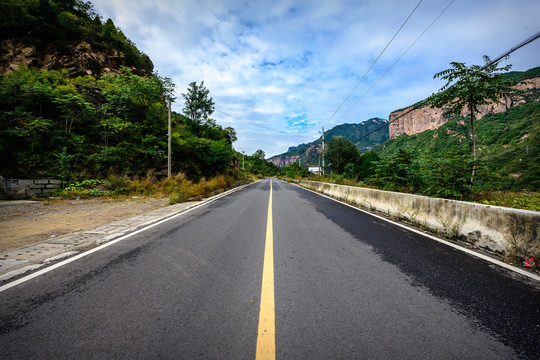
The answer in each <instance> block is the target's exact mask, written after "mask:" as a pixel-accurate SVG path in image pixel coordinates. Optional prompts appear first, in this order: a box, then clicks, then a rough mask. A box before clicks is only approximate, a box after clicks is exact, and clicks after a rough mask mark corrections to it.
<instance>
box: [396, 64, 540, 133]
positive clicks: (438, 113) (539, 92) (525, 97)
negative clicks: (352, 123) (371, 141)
mask: <svg viewBox="0 0 540 360" xmlns="http://www.w3.org/2000/svg"><path fill="white" fill-rule="evenodd" d="M505 75H506V77H507V78H509V79H512V80H515V81H516V83H518V84H517V85H516V86H515V87H514V89H516V90H518V91H520V92H519V93H517V94H510V95H509V96H505V97H504V98H503V99H502V102H501V103H499V104H493V103H492V104H487V105H482V106H480V107H479V111H480V113H479V114H477V116H476V117H477V119H480V118H482V117H483V116H485V115H487V114H498V113H503V112H506V111H507V110H508V109H510V108H512V107H515V106H519V105H522V104H524V103H526V102H529V101H540V67H537V68H534V69H530V70H527V71H524V72H520V71H513V72H510V73H507V74H505ZM414 106H415V105H411V106H409V107H406V108H405V109H400V110H396V111H393V112H392V113H390V115H389V116H388V120H389V122H390V126H389V136H390V139H394V138H396V137H398V136H400V135H401V134H408V135H414V134H419V133H421V132H424V131H426V130H434V129H437V128H439V127H440V126H442V125H443V124H444V123H446V122H447V121H448V120H449V119H450V117H446V116H444V115H443V113H444V109H443V108H432V107H430V106H429V105H424V106H421V107H419V108H417V109H414V110H412V111H411V109H412V108H413V107H414ZM467 113H468V110H466V109H464V110H463V113H462V115H463V116H465V115H466V114H467Z"/></svg>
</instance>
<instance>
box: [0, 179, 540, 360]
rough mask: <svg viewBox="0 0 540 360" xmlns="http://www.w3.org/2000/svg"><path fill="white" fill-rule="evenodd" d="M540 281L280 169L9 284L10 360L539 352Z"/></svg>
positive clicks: (6, 338)
mask: <svg viewBox="0 0 540 360" xmlns="http://www.w3.org/2000/svg"><path fill="white" fill-rule="evenodd" d="M270 199H271V202H270ZM537 285H538V284H534V283H531V280H529V281H527V280H524V279H522V278H518V277H517V275H513V274H512V273H511V272H510V271H508V270H504V269H502V268H499V267H497V266H495V265H493V264H491V263H488V262H485V261H483V260H480V259H477V258H475V257H472V256H471V255H468V254H465V253H463V252H460V251H459V250H456V249H453V248H451V247H448V246H446V245H444V244H440V243H437V242H435V241H433V240H431V239H429V238H426V237H424V236H422V235H420V234H417V233H414V232H410V231H407V230H406V229H403V228H402V227H398V226H396V225H393V224H391V223H389V222H386V221H384V220H381V219H378V218H376V217H373V216H371V215H369V214H366V213H363V212H360V211H358V210H355V209H352V208H350V207H348V206H345V205H343V204H340V203H337V202H335V201H333V200H330V199H327V198H324V197H321V196H319V195H317V194H314V193H312V192H309V191H307V190H304V189H301V188H299V187H297V186H295V185H292V184H288V183H285V182H282V181H279V180H276V179H272V180H270V179H266V180H263V181H260V182H258V183H255V184H253V185H250V186H247V187H245V188H243V189H241V190H239V191H236V192H234V193H232V194H230V195H228V196H225V197H223V198H221V199H219V200H216V201H214V202H211V203H209V204H207V205H205V206H202V207H200V208H197V209H195V210H193V211H191V212H189V213H185V214H183V215H181V216H179V217H176V218H175V219H173V220H170V221H167V222H164V223H163V224H161V225H159V226H155V227H152V228H150V229H148V230H146V231H143V232H140V233H138V234H136V235H134V236H132V237H130V238H128V239H126V240H123V241H121V242H118V243H116V244H113V245H111V246H109V247H107V248H104V249H102V250H99V251H97V252H94V253H92V254H90V255H88V256H86V257H84V258H81V259H79V260H77V261H73V262H71V263H69V264H66V265H64V266H62V267H60V268H57V269H55V270H52V271H50V272H48V273H46V274H44V275H41V276H39V277H36V278H34V279H31V280H29V281H26V282H24V283H22V284H20V285H17V286H15V287H12V288H10V289H7V290H5V291H2V292H0V357H1V358H2V359H30V358H34V359H37V358H39V359H62V358H66V359H67V358H69V359H74V358H77V359H113V358H123V359H143V358H148V359H195V358H200V359H255V358H256V356H259V357H258V358H274V356H275V358H277V359H514V358H530V359H533V358H539V357H540V351H539V346H540V345H539V339H540V320H539V319H540V302H539V293H540V291H539V290H538V286H537ZM259 334H260V336H259Z"/></svg>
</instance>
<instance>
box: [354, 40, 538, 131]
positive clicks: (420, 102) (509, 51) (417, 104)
mask: <svg viewBox="0 0 540 360" xmlns="http://www.w3.org/2000/svg"><path fill="white" fill-rule="evenodd" d="M538 38H540V32H538V33H536V34H535V35H533V36H531V37H530V38H528V39H526V40H524V41H522V42H521V43H519V44H518V45H516V46H514V47H513V48H511V49H510V50H508V51H506V52H505V53H504V54H503V55H500V56H498V57H497V58H496V59H495V60H492V61H491V62H490V63H489V64H487V65H485V66H484V68H485V67H488V66H489V65H491V64H493V63H495V62H498V61H500V60H501V59H502V58H504V57H506V56H508V55H510V54H511V53H513V52H514V51H516V50H517V49H519V48H521V47H523V46H525V45H527V44H529V43H531V42H533V41H534V40H536V39H538ZM424 105H426V100H425V99H424V100H422V101H419V102H417V103H416V104H415V105H413V106H412V107H411V109H409V110H407V111H406V112H405V113H403V114H401V115H400V116H398V117H397V118H395V119H394V120H392V121H388V123H387V124H385V125H383V126H381V127H379V128H377V129H375V130H373V131H370V132H369V133H367V134H365V135H363V136H361V137H360V138H358V140H361V139H363V138H365V137H368V136H369V135H371V134H373V133H375V132H377V131H379V130H382V129H384V128H385V127H387V126H390V124H391V123H393V122H396V121H398V120H399V119H401V118H402V117H403V116H405V115H407V114H409V113H411V112H412V111H414V110H416V109H418V108H420V107H422V106H424Z"/></svg>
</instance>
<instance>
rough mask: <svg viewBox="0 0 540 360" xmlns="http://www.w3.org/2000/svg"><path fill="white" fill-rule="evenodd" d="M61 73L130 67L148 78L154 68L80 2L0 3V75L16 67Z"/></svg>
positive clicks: (108, 23) (118, 32) (24, 0)
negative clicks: (65, 71)
mask: <svg viewBox="0 0 540 360" xmlns="http://www.w3.org/2000/svg"><path fill="white" fill-rule="evenodd" d="M21 65H23V66H26V67H32V68H38V69H47V70H62V69H66V70H67V71H68V74H69V75H70V76H71V77H76V76H84V75H92V76H94V77H95V76H98V75H100V74H103V73H110V72H113V71H115V70H118V69H119V68H120V66H126V67H128V68H131V72H132V73H134V74H138V75H142V76H143V75H146V74H151V73H152V71H153V64H152V61H151V60H150V58H149V57H148V56H147V55H146V54H144V53H143V52H141V51H140V50H139V49H137V47H136V46H135V44H134V43H133V42H132V41H131V40H130V39H129V38H127V37H126V36H125V35H124V33H123V32H122V30H121V29H120V28H118V27H116V26H115V25H114V23H113V21H112V20H111V19H108V20H106V21H102V19H101V17H100V16H99V15H98V14H97V13H96V12H95V11H94V9H93V8H92V5H91V4H90V2H85V1H82V0H49V1H34V0H2V1H1V2H0V73H1V74H9V73H11V72H12V71H13V70H15V69H17V68H18V67H19V66H21Z"/></svg>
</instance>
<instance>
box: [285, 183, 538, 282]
mask: <svg viewBox="0 0 540 360" xmlns="http://www.w3.org/2000/svg"><path fill="white" fill-rule="evenodd" d="M294 185H296V186H298V187H299V188H301V189H304V190H307V191H310V192H312V193H314V194H317V195H319V196H322V197H325V198H327V199H330V200H334V201H335V202H338V203H340V204H343V205H346V206H348V207H350V208H353V209H356V210H358V211H361V212H363V213H365V214H368V215H371V216H375V217H376V218H378V219H381V220H384V221H386V222H389V223H391V224H394V225H397V226H399V227H402V228H404V229H406V230H409V231H412V232H415V233H417V234H420V235H423V236H425V237H427V238H430V239H432V240H435V241H438V242H440V243H441V244H445V245H448V246H451V247H453V248H454V249H457V250H460V251H463V252H465V253H467V254H469V255H473V256H476V257H478V258H480V259H483V260H486V261H489V262H491V263H493V264H495V265H498V266H500V267H503V268H505V269H508V270H511V271H514V272H517V273H519V274H521V275H524V276H527V277H529V278H531V279H533V280H536V281H540V276H538V275H536V274H533V273H530V272H528V271H525V270H522V269H520V268H517V267H515V266H512V265H509V264H507V263H504V262H502V261H500V260H496V259H493V258H491V257H489V256H486V255H484V254H480V253H477V252H475V251H472V250H470V249H467V248H464V247H462V246H459V245H456V244H453V243H451V242H448V241H445V240H443V239H441V238H438V237H436V236H433V235H430V234H427V233H425V232H423V231H420V230H418V229H414V228H411V227H409V226H405V225H403V224H400V223H398V222H395V221H392V220H390V219H387V218H385V217H382V216H380V215H377V214H373V213H370V212H369V211H365V210H364V209H361V208H359V207H356V206H353V205H351V204H347V203H346V202H343V201H341V200H338V199H335V198H333V197H331V196H328V195H325V194H321V193H319V192H316V191H314V190H311V189H308V188H305V187H303V186H300V185H297V184H294Z"/></svg>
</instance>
